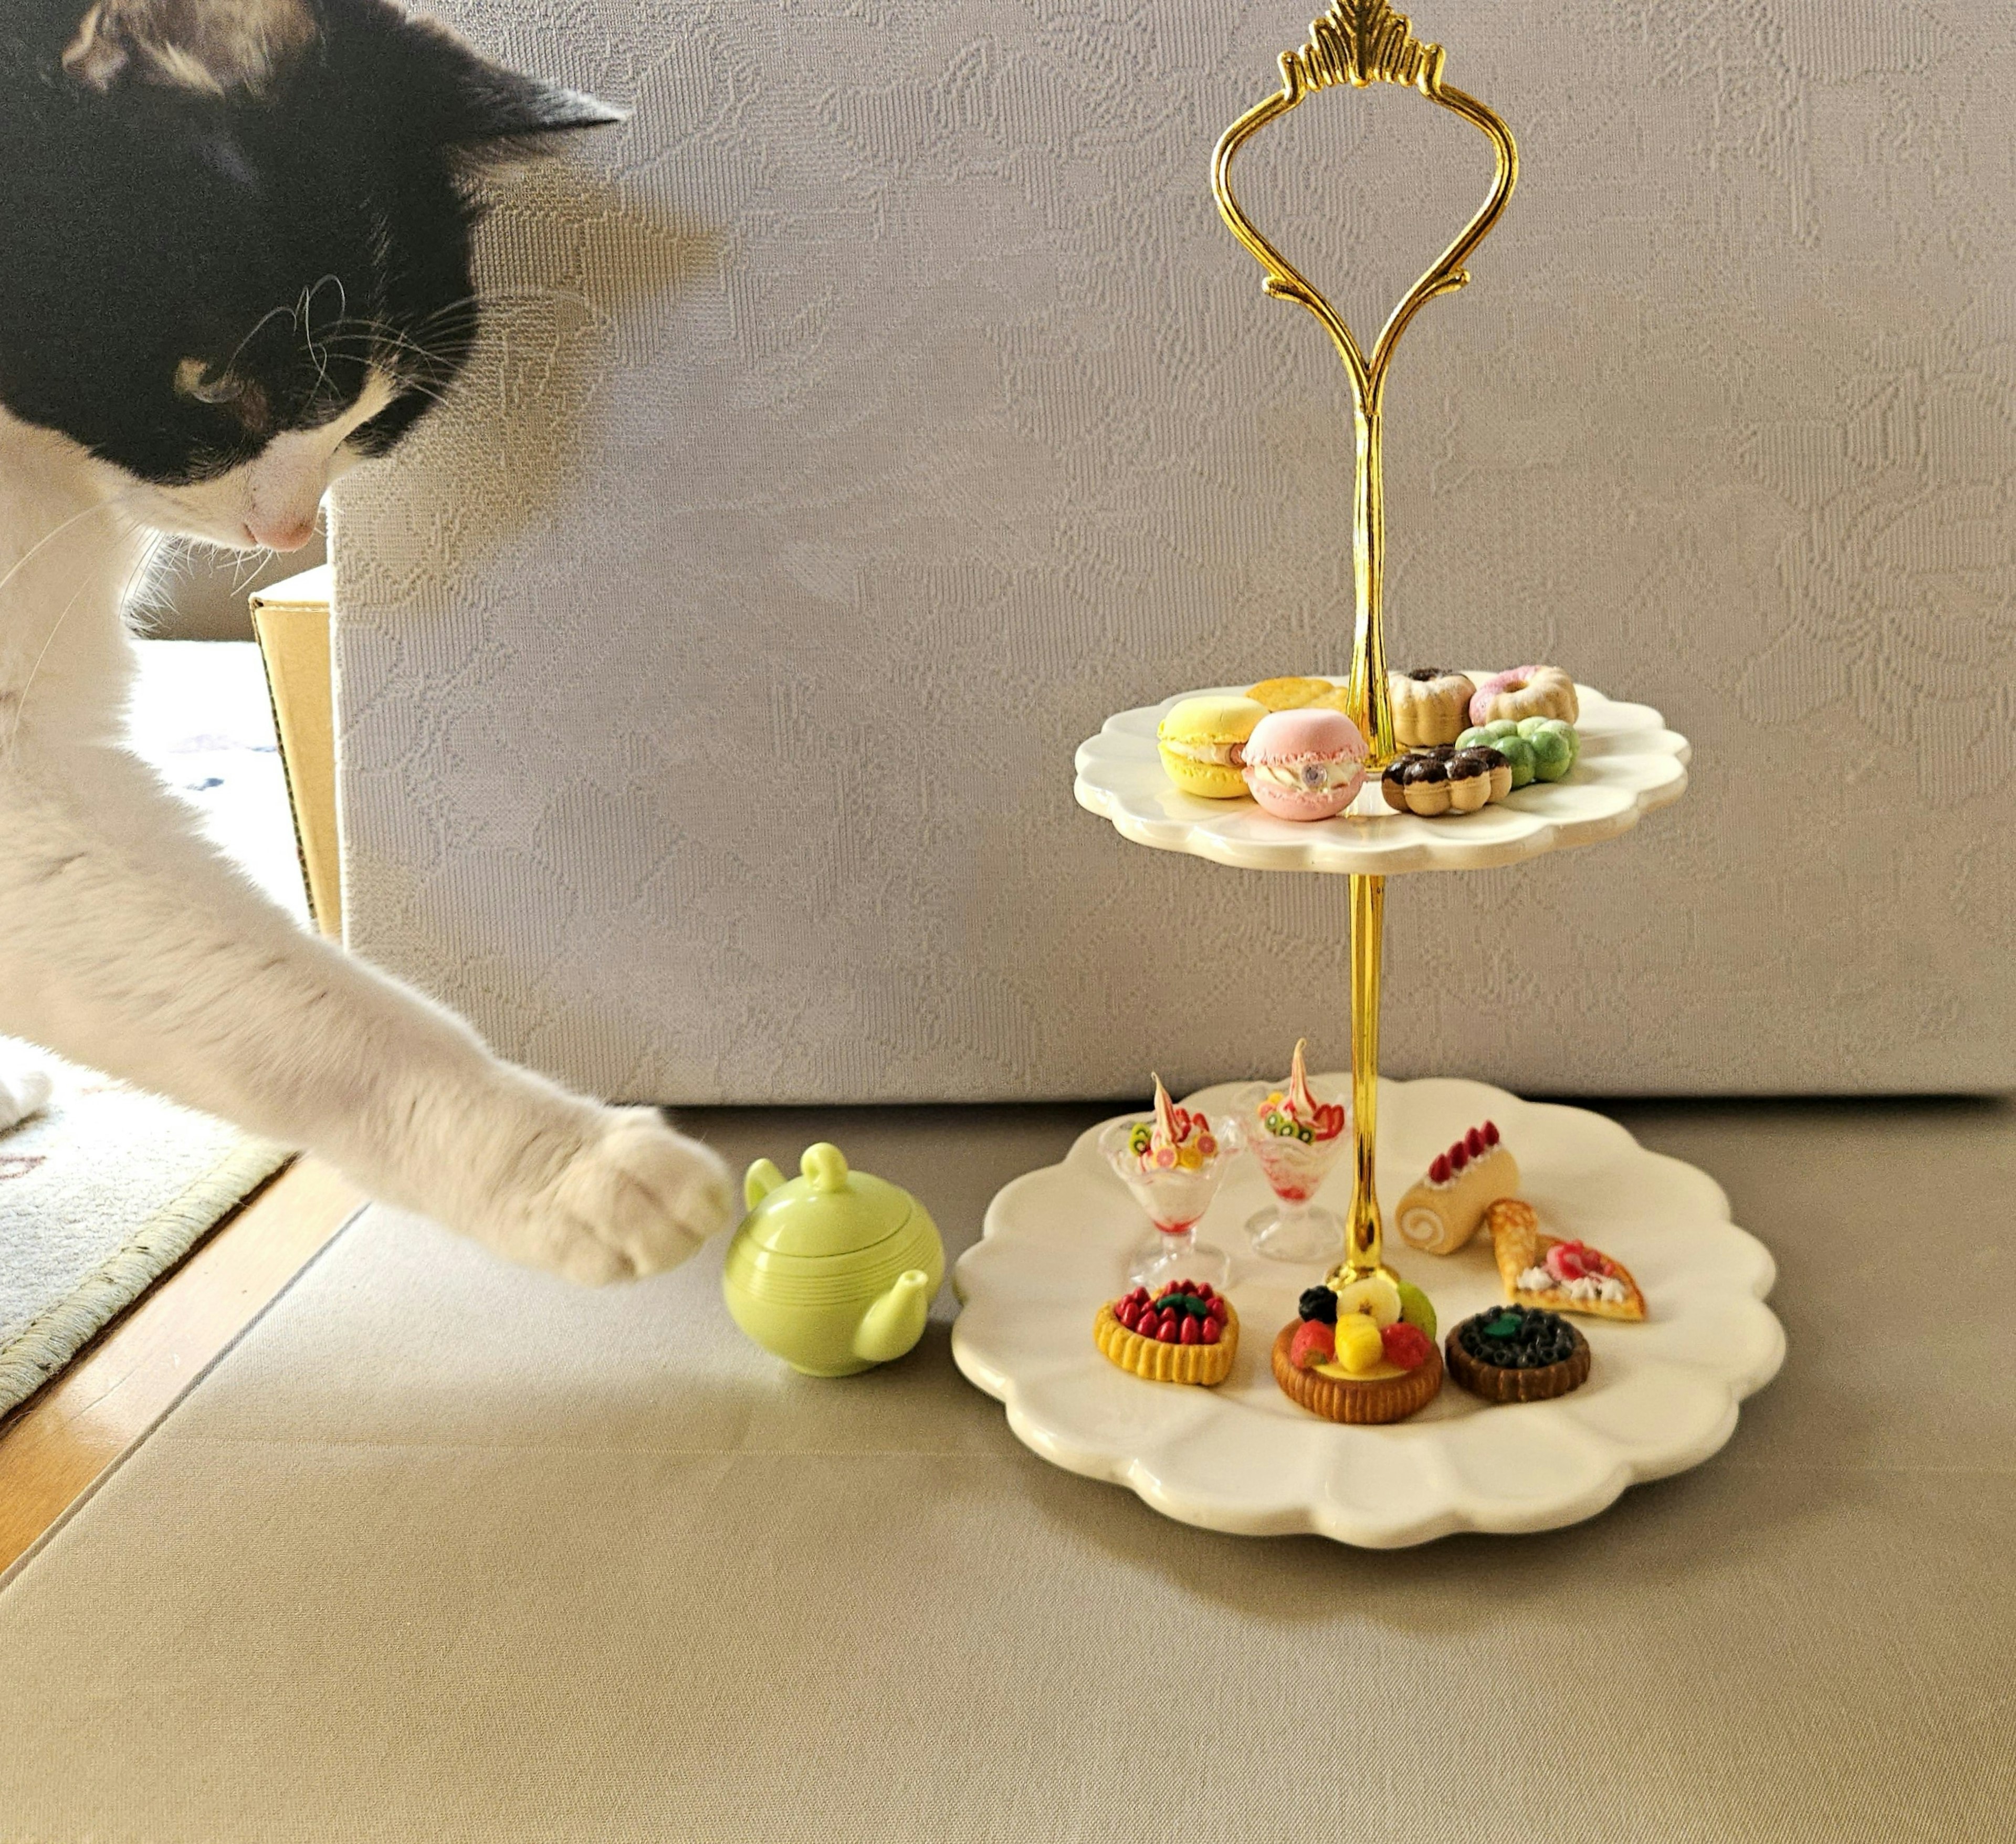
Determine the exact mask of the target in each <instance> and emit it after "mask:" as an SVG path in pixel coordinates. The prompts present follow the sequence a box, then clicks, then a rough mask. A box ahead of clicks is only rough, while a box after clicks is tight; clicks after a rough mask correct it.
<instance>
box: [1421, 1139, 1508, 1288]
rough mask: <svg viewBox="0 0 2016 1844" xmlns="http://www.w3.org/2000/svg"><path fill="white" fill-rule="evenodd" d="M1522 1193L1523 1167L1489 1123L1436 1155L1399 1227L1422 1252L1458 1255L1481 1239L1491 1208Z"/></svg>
mask: <svg viewBox="0 0 2016 1844" xmlns="http://www.w3.org/2000/svg"><path fill="white" fill-rule="evenodd" d="M1518 1188H1519V1162H1518V1161H1517V1159H1515V1158H1513V1156H1512V1154H1511V1152H1510V1149H1509V1148H1508V1147H1506V1146H1505V1144H1504V1143H1503V1142H1502V1141H1501V1140H1499V1137H1498V1129H1497V1127H1496V1125H1495V1124H1494V1123H1493V1122H1490V1121H1486V1122H1485V1123H1484V1124H1483V1125H1481V1126H1480V1127H1472V1128H1471V1130H1470V1131H1469V1132H1468V1133H1466V1134H1464V1135H1463V1137H1462V1138H1461V1139H1460V1140H1457V1141H1456V1143H1455V1144H1454V1145H1453V1146H1452V1147H1450V1148H1449V1151H1447V1152H1444V1153H1438V1154H1436V1155H1435V1163H1434V1164H1433V1165H1430V1166H1429V1168H1428V1175H1427V1177H1425V1178H1424V1179H1422V1180H1420V1182H1419V1183H1417V1184H1415V1185H1413V1186H1412V1187H1409V1190H1407V1192H1406V1194H1405V1195H1404V1196H1403V1197H1402V1198H1401V1200H1400V1202H1399V1207H1398V1208H1396V1209H1395V1212H1394V1213H1393V1223H1394V1226H1395V1228H1396V1229H1398V1230H1399V1232H1400V1234H1401V1235H1402V1237H1405V1238H1406V1241H1408V1242H1409V1243H1411V1244H1413V1246H1414V1247H1415V1248H1420V1249H1425V1250H1426V1251H1427V1252H1428V1253H1429V1254H1430V1255H1453V1254H1455V1253H1456V1251H1457V1250H1458V1249H1459V1248H1462V1247H1463V1244H1465V1243H1466V1242H1467V1241H1469V1240H1470V1239H1471V1237H1473V1236H1474V1235H1475V1234H1477V1230H1478V1225H1479V1224H1480V1223H1482V1222H1483V1221H1484V1215H1485V1211H1486V1210H1488V1209H1489V1208H1490V1206H1491V1205H1492V1203H1494V1202H1495V1201H1496V1200H1497V1199H1499V1198H1509V1197H1510V1196H1511V1195H1512V1194H1514V1192H1515V1191H1517V1190H1518Z"/></svg>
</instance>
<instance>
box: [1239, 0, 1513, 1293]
mask: <svg viewBox="0 0 2016 1844" xmlns="http://www.w3.org/2000/svg"><path fill="white" fill-rule="evenodd" d="M1444 63H1445V54H1444V52H1443V50H1442V47H1441V46H1440V45H1430V44H1427V43H1424V41H1422V40H1420V39H1419V38H1416V37H1415V35H1414V31H1413V27H1412V26H1411V25H1409V23H1408V21H1407V20H1406V16H1404V15H1403V14H1401V13H1395V11H1394V10H1393V9H1392V7H1391V5H1390V4H1389V3H1388V0H1331V3H1330V8H1329V10H1328V11H1327V12H1326V13H1324V14H1323V16H1322V17H1321V18H1319V19H1317V20H1313V21H1312V23H1311V24H1310V27H1309V41H1308V42H1307V43H1306V44H1305V45H1301V47H1299V48H1298V49H1296V50H1294V51H1284V52H1282V53H1281V56H1280V67H1281V87H1280V89H1279V90H1277V91H1276V92H1275V93H1274V94H1273V95H1270V96H1268V97H1265V98H1264V99H1262V101H1260V102H1258V103H1255V104H1254V106H1252V107H1251V109H1249V110H1247V111H1246V113H1244V115H1242V116H1240V118H1239V119H1238V120H1237V121H1235V122H1234V123H1233V124H1232V126H1231V127H1230V128H1227V129H1226V131H1225V132H1224V134H1223V135H1221V136H1220V137H1219V143H1218V147H1217V150H1216V152H1215V153H1214V154H1213V156H1212V159H1211V194H1212V196H1214V197H1215V199H1216V200H1217V201H1218V210H1219V216H1220V217H1222V218H1223V219H1224V220H1225V222H1226V227H1227V228H1228V229H1229V230H1230V231H1231V232H1232V234H1233V236H1235V237H1237V239H1238V240H1240V243H1243V244H1244V246H1245V247H1246V248H1247V250H1249V251H1251V254H1252V255H1253V257H1254V259H1255V261H1258V263H1259V265H1260V266H1261V267H1262V268H1263V269H1265V271H1266V279H1265V281H1264V282H1263V283H1262V284H1261V286H1262V287H1263V288H1264V289H1265V290H1266V292H1267V293H1268V294H1271V295H1273V296H1274V297H1276V299H1277V300H1280V301H1294V302H1295V303H1297V304H1298V305H1300V306H1301V307H1304V308H1307V309H1308V310H1309V312H1310V313H1311V314H1312V315H1314V316H1315V318H1316V322H1317V323H1318V324H1319V326H1321V327H1322V328H1323V331H1324V332H1325V333H1327V334H1328V335H1329V336H1330V344H1332V345H1334V347H1335V348H1337V357H1338V358H1340V359H1341V361H1342V362H1343V364H1344V369H1345V376H1347V377H1348V379H1349V380H1350V381H1351V401H1352V416H1353V423H1354V426H1355V432H1356V435H1357V444H1356V458H1355V469H1354V478H1353V481H1352V488H1353V491H1352V592H1353V594H1352V600H1353V602H1354V603H1355V610H1354V614H1355V619H1354V621H1353V625H1352V639H1351V676H1350V679H1349V681H1348V685H1347V687H1346V692H1345V704H1346V706H1347V707H1348V709H1349V711H1350V714H1351V717H1352V721H1353V722H1355V723H1356V724H1357V726H1358V727H1359V730H1360V731H1361V732H1363V735H1364V737H1365V741H1366V749H1367V752H1368V754H1369V756H1370V767H1371V769H1372V771H1373V773H1375V774H1376V773H1379V772H1380V771H1381V770H1382V769H1384V768H1385V766H1386V765H1387V764H1388V762H1391V760H1392V759H1393V758H1394V756H1395V755H1397V754H1398V753H1399V751H1398V748H1397V746H1396V744H1395V739H1394V736H1393V707H1392V701H1391V697H1390V695H1389V693H1388V690H1387V684H1386V630H1385V609H1384V592H1385V574H1386V493H1385V472H1384V459H1383V456H1381V449H1380V434H1381V417H1382V414H1383V411H1384V398H1385V394H1386V372H1387V368H1388V366H1390V365H1391V363H1392V360H1393V354H1394V351H1395V348H1397V347H1398V346H1399V343H1400V336H1401V335H1402V333H1405V332H1406V330H1407V328H1408V326H1409V323H1410V322H1412V321H1413V318H1414V316H1415V315H1417V313H1419V312H1420V311H1421V309H1422V308H1424V307H1425V306H1427V304H1428V303H1429V302H1430V301H1433V300H1434V299H1435V297H1437V296H1438V295H1442V294H1449V293H1450V292H1451V291H1452V290H1455V289H1458V288H1461V287H1462V286H1464V285H1465V284H1466V283H1467V282H1468V281H1469V280H1470V272H1469V271H1468V270H1467V268H1464V267H1463V265H1464V264H1465V263H1466V262H1467V261H1469V260H1470V256H1471V252H1472V251H1473V250H1475V249H1476V247H1477V246H1478V244H1479V243H1481V242H1482V241H1483V240H1484V239H1485V236H1488V235H1489V232H1490V230H1491V228H1492V225H1495V224H1496V222H1497V221H1498V218H1499V214H1500V213H1501V212H1503V211H1504V209H1505V205H1506V201H1507V200H1508V199H1510V197H1511V196H1512V188H1513V186H1514V185H1515V184H1516V183H1517V181H1518V177H1519V150H1518V148H1517V146H1516V145H1514V142H1513V139H1512V131H1511V130H1510V129H1509V128H1507V127H1506V125H1505V124H1504V123H1503V121H1500V120H1499V117H1498V116H1497V115H1496V113H1494V112H1493V111H1492V110H1490V109H1489V108H1487V107H1486V106H1485V105H1484V104H1483V103H1480V102H1478V100H1477V99H1476V98H1475V97H1474V96H1469V95H1464V93H1463V92H1462V91H1461V90H1459V89H1456V88H1453V87H1452V86H1451V85H1448V84H1445V83H1444V82H1443V81H1442V67H1443V65H1444ZM1373 83H1391V84H1396V85H1404V86H1405V87H1406V88H1409V89H1413V90H1416V91H1418V92H1420V94H1421V95H1424V96H1425V97H1427V99H1428V100H1429V101H1430V102H1431V103H1438V104H1439V105H1440V106H1442V108H1445V109H1446V110H1449V112H1450V113H1452V114H1454V115H1459V116H1460V117H1462V118H1463V120H1464V121H1467V122H1468V123H1470V124H1471V126H1472V127H1474V128H1477V129H1478V131H1480V132H1481V133H1482V134H1483V135H1484V136H1485V139H1487V140H1489V142H1490V143H1491V149H1492V155H1493V157H1495V160H1496V167H1497V170H1496V174H1495V175H1494V176H1493V178H1492V182H1491V190H1490V192H1489V194H1488V195H1487V196H1486V197H1485V201H1484V203H1482V205H1481V206H1480V207H1478V210H1477V212H1476V214H1475V215H1474V216H1473V217H1472V218H1471V221H1469V223H1467V225H1464V226H1463V229H1462V230H1461V231H1460V232H1458V233H1457V235H1456V238H1455V240H1453V242H1452V243H1450V244H1449V247H1448V248H1447V249H1446V250H1444V251H1443V252H1442V254H1441V256H1440V257H1439V258H1437V259H1436V261H1435V265H1434V266H1433V267H1432V268H1430V269H1429V271H1428V272H1427V274H1426V275H1424V276H1422V277H1421V278H1420V280H1419V281H1417V283H1415V284H1414V286H1413V287H1412V288H1410V289H1409V290H1408V291H1407V292H1406V294H1405V295H1404V296H1402V297H1401V300H1400V301H1399V304H1398V305H1397V306H1396V307H1395V308H1394V309H1393V311H1392V312H1391V314H1389V315H1388V316H1387V319H1386V324H1385V325H1384V326H1383V327H1381V329H1380V330H1379V337H1378V339H1377V340H1376V341H1374V342H1373V348H1372V356H1371V357H1370V359H1368V358H1366V356H1365V351H1364V348H1363V347H1361V346H1360V345H1359V343H1358V341H1357V340H1356V338H1355V337H1354V336H1353V335H1352V330H1351V329H1350V328H1349V327H1348V326H1346V325H1345V321H1344V317H1343V316H1342V315H1341V314H1339V313H1338V312H1337V309H1336V308H1334V307H1333V306H1332V305H1331V304H1330V302H1329V301H1327V300H1326V299H1325V298H1324V297H1323V295H1322V294H1321V293H1320V292H1319V290H1317V289H1316V286H1314V285H1313V284H1312V283H1311V282H1310V281H1309V279H1308V278H1307V277H1305V276H1304V275H1303V274H1302V273H1301V271H1300V270H1298V268H1296V267H1295V266H1294V264H1292V263H1291V262H1290V261H1288V259H1287V258H1286V257H1285V256H1283V254H1281V253H1280V250H1276V248H1275V247H1274V246H1273V244H1272V243H1269V242H1268V240H1266V238H1265V237H1264V236H1262V235H1261V234H1260V232H1259V231H1258V229H1255V226H1254V225H1253V222H1252V221H1251V219H1250V218H1247V215H1246V214H1245V212H1244V211H1242V210H1241V209H1240V204H1239V201H1238V199H1237V197H1236V196H1234V194H1233V189H1232V160H1233V155H1235V154H1236V153H1238V151H1239V149H1240V148H1241V147H1242V146H1244V144H1245V142H1247V139H1249V138H1250V137H1251V135H1254V134H1255V133H1257V132H1258V131H1259V130H1260V129H1262V128H1265V126H1266V125H1267V124H1269V122H1271V121H1275V120H1276V119H1277V118H1279V117H1281V116H1283V115H1285V114H1287V112H1288V111H1289V110H1291V109H1293V108H1294V106H1296V105H1297V104H1298V103H1301V101H1302V100H1303V99H1305V97H1307V96H1310V95H1314V94H1315V93H1316V92H1317V91H1319V90H1323V89H1330V88H1336V87H1337V86H1338V85H1344V84H1348V85H1350V86H1351V87H1352V88H1354V89H1363V88H1365V87H1366V85H1368V84H1373ZM1385 913H1386V882H1385V880H1384V878H1383V877H1352V880H1351V1092H1352V1121H1353V1125H1352V1136H1353V1147H1352V1153H1353V1156H1354V1158H1355V1162H1356V1164H1355V1176H1356V1183H1355V1187H1354V1188H1353V1191H1352V1203H1351V1217H1350V1221H1349V1223H1348V1227H1347V1230H1346V1241H1345V1256H1344V1260H1343V1261H1342V1262H1341V1263H1340V1264H1339V1265H1338V1266H1337V1268H1336V1269H1335V1270H1333V1272H1332V1277H1331V1278H1332V1280H1333V1282H1334V1283H1339V1284H1341V1281H1342V1280H1346V1279H1351V1278H1356V1277H1359V1276H1362V1275H1363V1274H1366V1273H1371V1272H1373V1270H1378V1269H1381V1268H1382V1267H1383V1266H1384V1230H1383V1226H1382V1225H1381V1219H1380V1215H1379V1197H1378V1191H1377V1186H1376V1184H1375V1182H1374V1173H1373V1162H1374V1155H1375V1153H1376V1150H1377V1138H1378V1124H1379V972H1380V960H1381V950H1382V949H1383V946H1384V928H1385Z"/></svg>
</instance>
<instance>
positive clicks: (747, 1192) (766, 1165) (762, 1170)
mask: <svg viewBox="0 0 2016 1844" xmlns="http://www.w3.org/2000/svg"><path fill="white" fill-rule="evenodd" d="M783 1182H784V1175H783V1172H779V1170H778V1169H777V1168H776V1165H775V1164H774V1163H773V1162H772V1161H770V1160H769V1159H758V1161H757V1162H756V1163H755V1164H754V1165H751V1167H750V1168H749V1172H748V1176H747V1177H745V1178H744V1179H743V1181H742V1207H743V1208H744V1209H745V1210H754V1208H756V1206H757V1205H758V1204H760V1203H761V1202H762V1201H763V1200H764V1199H765V1198H767V1197H769V1194H771V1193H772V1191H774V1190H776V1188H777V1187H778V1186H779V1185H780V1184H782V1183H783Z"/></svg>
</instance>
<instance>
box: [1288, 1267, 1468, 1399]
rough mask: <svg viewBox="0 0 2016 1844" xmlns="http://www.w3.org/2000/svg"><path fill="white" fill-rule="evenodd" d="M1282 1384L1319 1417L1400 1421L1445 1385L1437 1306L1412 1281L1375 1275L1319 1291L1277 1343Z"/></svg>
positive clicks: (1311, 1294) (1305, 1300) (1311, 1291)
mask: <svg viewBox="0 0 2016 1844" xmlns="http://www.w3.org/2000/svg"><path fill="white" fill-rule="evenodd" d="M1273 1364H1274V1381H1276V1383H1278V1384H1279V1385H1280V1387H1281V1393H1282V1394H1283V1396H1287V1398H1288V1399H1289V1400H1290V1401H1291V1402H1292V1403H1296V1404H1297V1405H1298V1406H1300V1407H1302V1408H1305V1409H1307V1410H1309V1413H1310V1414H1312V1415H1321V1416H1323V1417H1326V1418H1327V1420H1330V1421H1345V1422H1349V1423H1351V1424H1353V1425H1355V1426H1359V1427H1365V1426H1371V1425H1375V1424H1378V1423H1381V1422H1384V1421H1401V1420H1402V1419H1403V1418H1404V1417H1407V1416H1409V1415H1411V1414H1413V1413H1414V1411H1415V1410H1417V1409H1420V1408H1425V1407H1426V1406H1427V1404H1428V1403H1431V1402H1432V1401H1434V1400H1435V1394H1436V1392H1438V1390H1439V1389H1440V1388H1442V1353H1441V1352H1439V1351H1438V1349H1436V1346H1435V1308H1434V1307H1433V1306H1431V1305H1430V1304H1429V1303H1428V1296H1427V1295H1426V1294H1424V1293H1423V1292H1422V1291H1421V1290H1420V1288H1418V1287H1411V1286H1409V1284H1407V1283H1406V1281H1404V1280H1402V1281H1399V1282H1398V1283H1395V1282H1394V1281H1392V1280H1388V1278H1387V1277H1385V1276H1384V1275H1383V1274H1373V1275H1368V1276H1367V1277H1366V1278H1365V1279H1364V1280H1358V1281H1354V1282H1353V1283H1352V1284H1351V1285H1350V1286H1348V1287H1347V1288H1344V1289H1343V1291H1341V1292H1333V1291H1331V1290H1330V1288H1327V1287H1312V1288H1310V1289H1309V1291H1307V1292H1306V1293H1305V1294H1304V1295H1302V1298H1301V1309H1300V1316H1299V1317H1298V1318H1297V1319H1295V1320H1292V1321H1291V1323H1290V1324H1287V1325H1284V1326H1283V1327H1281V1330H1280V1334H1278V1335H1277V1336H1276V1338H1275V1340H1274V1353H1273Z"/></svg>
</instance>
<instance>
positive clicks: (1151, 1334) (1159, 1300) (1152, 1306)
mask: <svg viewBox="0 0 2016 1844" xmlns="http://www.w3.org/2000/svg"><path fill="white" fill-rule="evenodd" d="M1092 1337H1093V1343H1095V1344H1096V1345H1098V1347H1099V1349H1100V1352H1102V1353H1103V1355H1104V1356H1105V1357H1106V1359H1107V1362H1108V1363H1116V1364H1118V1366H1119V1367H1121V1369H1122V1370H1129V1371H1131V1372H1132V1374H1134V1375H1136V1376H1137V1377H1146V1378H1147V1379H1148V1380H1149V1381H1150V1382H1151V1383H1196V1384H1201V1385H1202V1386H1203V1387H1204V1388H1207V1389H1208V1388H1211V1387H1212V1386H1213V1385H1216V1384H1219V1383H1222V1382H1223V1381H1225V1380H1226V1378H1227V1377H1229V1376H1230V1375H1231V1374H1232V1360H1233V1358H1234V1357H1236V1356H1238V1354H1239V1315H1238V1314H1237V1313H1235V1312H1233V1309H1232V1302H1231V1301H1229V1300H1228V1299H1227V1298H1226V1297H1225V1295H1223V1294H1222V1293H1220V1292H1219V1291H1217V1290H1216V1289H1215V1288H1213V1287H1212V1286H1211V1284H1210V1282H1208V1281H1207V1280H1177V1281H1174V1282H1172V1283H1171V1284H1170V1285H1168V1286H1167V1287H1165V1288H1162V1289H1161V1291H1159V1292H1158V1293H1156V1294H1154V1295H1150V1292H1149V1291H1148V1289H1147V1288H1145V1287H1137V1288H1135V1289H1134V1291H1132V1293H1128V1294H1122V1295H1121V1296H1120V1298H1118V1299H1117V1300H1114V1301H1113V1302H1111V1304H1110V1305H1107V1306H1101V1307H1100V1309H1099V1316H1098V1317H1097V1318H1096V1319H1095V1320H1093V1324H1092Z"/></svg>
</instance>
